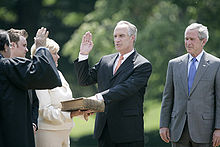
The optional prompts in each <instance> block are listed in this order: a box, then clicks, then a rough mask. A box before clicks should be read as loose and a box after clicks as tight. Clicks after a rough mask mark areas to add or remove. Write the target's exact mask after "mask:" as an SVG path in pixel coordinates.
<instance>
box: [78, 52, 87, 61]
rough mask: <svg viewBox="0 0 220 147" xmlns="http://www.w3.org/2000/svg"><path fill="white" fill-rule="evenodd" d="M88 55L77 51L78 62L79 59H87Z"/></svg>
mask: <svg viewBox="0 0 220 147" xmlns="http://www.w3.org/2000/svg"><path fill="white" fill-rule="evenodd" d="M88 57H89V55H83V54H80V53H79V57H78V58H79V60H78V61H79V62H80V61H83V60H86V59H88Z"/></svg>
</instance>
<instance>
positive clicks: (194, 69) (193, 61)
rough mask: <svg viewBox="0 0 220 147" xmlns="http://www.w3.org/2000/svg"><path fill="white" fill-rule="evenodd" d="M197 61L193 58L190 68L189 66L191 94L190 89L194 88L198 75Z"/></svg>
mask: <svg viewBox="0 0 220 147" xmlns="http://www.w3.org/2000/svg"><path fill="white" fill-rule="evenodd" d="M196 61H197V60H196V58H192V64H191V65H190V68H189V76H188V92H189V94H190V89H191V88H192V85H193V81H194V78H195V75H196V65H195V62H196Z"/></svg>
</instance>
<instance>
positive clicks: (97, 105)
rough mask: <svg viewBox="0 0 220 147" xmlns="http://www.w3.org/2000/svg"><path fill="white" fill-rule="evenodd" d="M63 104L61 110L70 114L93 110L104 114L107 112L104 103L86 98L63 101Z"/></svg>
mask: <svg viewBox="0 0 220 147" xmlns="http://www.w3.org/2000/svg"><path fill="white" fill-rule="evenodd" d="M61 104H62V108H61V110H62V111H68V112H71V111H77V110H81V111H86V110H91V111H93V112H104V110H105V104H104V102H103V101H98V100H93V99H89V98H85V97H81V98H76V99H72V100H67V101H62V102H61Z"/></svg>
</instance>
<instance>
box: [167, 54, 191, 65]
mask: <svg viewBox="0 0 220 147" xmlns="http://www.w3.org/2000/svg"><path fill="white" fill-rule="evenodd" d="M185 58H188V54H184V55H182V56H179V57H176V58H173V59H171V60H170V61H169V63H173V62H180V61H183V60H184V59H185Z"/></svg>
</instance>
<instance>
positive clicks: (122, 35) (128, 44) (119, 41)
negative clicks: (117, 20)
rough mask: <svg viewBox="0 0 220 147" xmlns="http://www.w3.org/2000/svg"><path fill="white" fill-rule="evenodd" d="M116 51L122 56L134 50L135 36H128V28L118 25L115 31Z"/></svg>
mask: <svg viewBox="0 0 220 147" xmlns="http://www.w3.org/2000/svg"><path fill="white" fill-rule="evenodd" d="M113 35H114V44H115V49H116V50H117V51H118V52H120V53H121V54H126V53H128V52H130V51H131V50H132V49H133V42H134V36H131V37H130V36H129V35H128V26H127V25H125V24H121V25H117V26H116V27H115V30H114V34H113Z"/></svg>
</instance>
